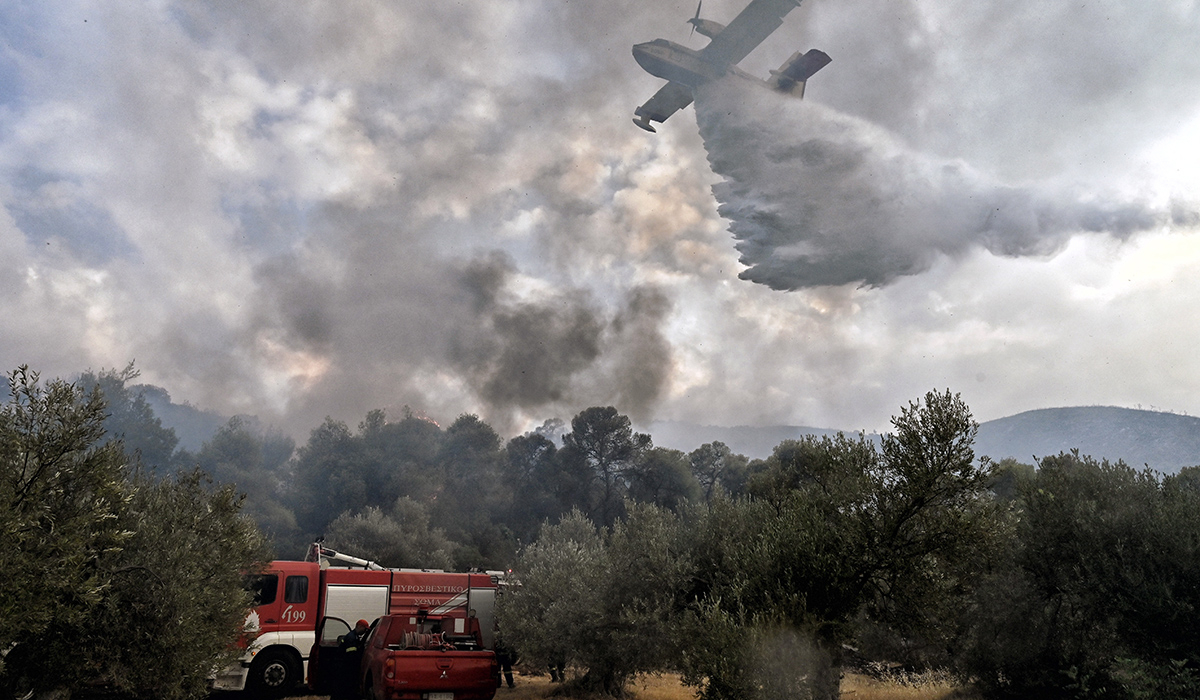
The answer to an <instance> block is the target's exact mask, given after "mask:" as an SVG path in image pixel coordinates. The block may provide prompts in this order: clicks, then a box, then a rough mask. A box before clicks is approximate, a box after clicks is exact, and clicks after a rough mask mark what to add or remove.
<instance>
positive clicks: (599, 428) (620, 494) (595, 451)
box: [562, 406, 652, 525]
mask: <svg viewBox="0 0 1200 700" xmlns="http://www.w3.org/2000/svg"><path fill="white" fill-rule="evenodd" d="M651 446H652V445H651V440H650V436H649V435H646V434H644V433H635V432H633V427H632V424H631V423H630V421H629V417H628V416H625V415H622V414H620V413H618V412H617V409H615V408H613V407H612V406H605V407H603V408H601V407H599V406H596V407H592V408H588V409H585V410H583V411H581V412H580V413H579V415H577V416H575V417H574V418H573V419H572V420H571V432H570V433H567V434H566V435H564V436H563V447H564V449H563V451H562V452H563V453H564V454H562V457H563V458H564V459H566V460H576V461H577V462H578V463H580V464H582V465H586V469H587V470H588V471H589V472H590V476H591V479H592V481H593V483H594V496H593V497H592V504H591V507H590V508H589V511H588V512H589V513H590V514H591V515H592V517H593V518H595V519H596V520H597V521H598V522H600V523H601V524H603V525H611V524H612V523H613V522H615V521H616V519H617V518H618V517H620V515H621V505H622V502H623V499H624V498H625V495H626V494H627V492H628V489H629V479H630V472H631V470H632V469H633V467H634V465H635V464H636V463H637V461H638V459H639V458H640V457H641V456H642V453H644V452H645V451H646V450H648V449H650V447H651Z"/></svg>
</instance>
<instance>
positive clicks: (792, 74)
mask: <svg viewBox="0 0 1200 700" xmlns="http://www.w3.org/2000/svg"><path fill="white" fill-rule="evenodd" d="M832 61H833V59H831V58H830V57H829V54H827V53H825V52H824V51H821V50H819V49H810V50H809V51H808V53H805V54H801V53H800V52H799V51H797V52H796V53H794V54H792V55H791V57H789V58H788V60H786V61H784V62H783V65H781V66H779V70H773V71H771V79H770V80H768V81H767V82H768V84H770V86H771V87H772V88H774V89H776V90H779V91H780V92H787V93H791V94H793V95H797V96H799V97H803V96H804V83H805V81H807V80H808V79H809V78H811V77H812V76H813V74H814V73H816V72H817V71H819V70H821V69H822V68H824V67H825V66H827V65H829V64H830V63H831V62H832Z"/></svg>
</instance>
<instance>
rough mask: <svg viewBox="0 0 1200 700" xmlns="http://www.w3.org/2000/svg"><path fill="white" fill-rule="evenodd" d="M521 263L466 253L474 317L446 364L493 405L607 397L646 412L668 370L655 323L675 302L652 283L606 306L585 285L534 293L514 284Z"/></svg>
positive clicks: (640, 415) (642, 415)
mask: <svg viewBox="0 0 1200 700" xmlns="http://www.w3.org/2000/svg"><path fill="white" fill-rule="evenodd" d="M517 274H518V271H517V269H516V267H515V265H514V263H513V262H512V260H511V259H510V258H508V257H507V256H505V255H503V254H500V253H494V254H492V255H490V256H488V257H485V258H482V259H478V260H476V261H474V262H472V263H471V264H470V265H468V266H467V267H466V269H465V270H464V271H463V272H462V275H461V278H460V282H461V284H462V286H463V287H464V288H465V289H466V290H467V291H468V293H469V294H470V296H471V299H472V302H473V310H474V313H475V322H474V323H473V324H472V326H471V327H470V328H468V329H463V330H462V331H461V332H459V333H458V334H457V336H456V337H455V339H454V341H453V342H452V344H451V350H450V359H451V363H452V364H453V365H454V366H455V367H457V368H458V369H459V370H460V371H461V372H462V373H463V374H464V375H465V376H466V377H467V378H468V380H469V382H470V383H471V386H472V387H473V388H474V390H475V392H476V393H477V394H478V395H479V396H480V398H482V399H483V400H484V401H486V402H487V404H488V405H489V406H490V407H491V408H492V409H493V410H495V411H501V412H504V411H513V410H514V409H526V410H528V409H539V408H553V407H561V408H565V409H571V410H575V409H578V408H580V407H582V405H583V404H595V405H600V404H613V405H616V406H618V407H619V409H620V410H621V411H622V412H625V413H628V414H629V415H631V416H633V417H634V418H635V419H639V420H641V419H646V418H648V417H649V415H650V411H651V410H652V409H653V406H654V405H655V404H656V403H657V401H658V399H659V397H660V394H661V393H662V391H663V389H664V388H665V386H666V382H667V378H668V377H669V376H670V372H671V348H670V344H669V343H668V342H667V340H666V338H665V336H664V335H663V333H662V332H661V330H660V326H661V324H662V323H663V322H664V321H665V319H666V317H667V315H668V314H669V312H670V310H671V304H670V302H669V300H668V299H667V298H666V297H665V296H664V295H663V294H662V293H661V292H659V291H658V290H656V289H653V288H648V287H635V288H633V289H632V290H630V291H629V292H628V295H627V298H626V299H625V300H624V301H623V304H622V307H621V308H620V309H619V310H617V311H615V312H613V313H611V314H610V313H608V312H606V310H605V309H604V307H603V306H602V305H601V304H600V303H598V302H597V301H596V300H594V299H593V298H592V297H591V296H590V295H589V294H588V293H587V292H584V291H582V290H565V291H555V292H553V293H551V294H549V295H546V296H541V297H538V298H534V299H528V298H522V297H521V296H520V295H518V294H516V293H515V292H514V291H513V288H512V287H513V281H514V278H515V277H516V276H517Z"/></svg>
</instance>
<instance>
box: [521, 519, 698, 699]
mask: <svg viewBox="0 0 1200 700" xmlns="http://www.w3.org/2000/svg"><path fill="white" fill-rule="evenodd" d="M679 536H680V533H679V530H678V526H677V521H676V519H675V518H674V517H673V516H672V515H671V513H670V512H669V511H665V510H662V509H659V508H656V507H654V506H649V505H636V504H630V506H629V512H628V515H627V517H626V519H625V520H623V521H621V522H619V523H617V524H616V525H615V526H614V527H613V528H612V529H611V530H598V529H597V528H596V526H595V525H593V524H592V522H591V521H590V520H588V519H587V518H586V517H585V516H584V515H583V514H582V513H580V512H579V511H574V512H573V513H571V514H570V515H568V516H567V517H565V518H563V520H562V521H561V522H560V523H558V524H557V525H547V526H546V527H545V528H543V531H542V534H541V537H539V538H538V541H537V542H536V543H534V544H532V545H529V546H528V547H526V548H525V550H524V551H523V552H522V556H521V559H520V562H519V564H518V567H517V574H518V577H519V578H520V580H521V586H520V587H519V588H517V589H516V590H514V591H512V592H510V593H509V594H507V595H506V596H504V598H503V599H502V605H501V607H500V625H501V628H502V629H503V630H504V634H505V638H506V639H507V640H508V642H509V643H510V644H512V645H513V646H514V647H516V648H517V649H519V650H520V651H521V653H522V654H523V656H525V658H527V659H530V660H534V661H537V662H541V663H559V662H566V663H568V664H572V665H575V666H579V667H582V668H583V669H586V672H585V673H584V675H583V676H582V677H581V678H579V679H577V680H576V681H575V683H576V685H577V686H579V687H580V688H582V689H584V690H587V691H590V692H599V693H603V694H607V695H613V696H620V695H623V694H624V691H625V685H626V683H627V682H628V681H629V680H630V678H632V677H633V675H634V674H636V673H640V672H646V671H658V670H661V669H662V668H664V667H666V666H667V665H668V664H669V663H670V659H671V658H673V648H672V646H671V640H673V639H675V638H676V636H677V635H675V634H674V627H673V626H674V624H675V619H674V615H673V610H674V603H675V601H676V600H677V598H678V594H679V588H680V584H681V582H682V581H683V578H684V577H683V570H684V568H685V567H686V562H685V560H684V559H683V558H681V552H680V547H679Z"/></svg>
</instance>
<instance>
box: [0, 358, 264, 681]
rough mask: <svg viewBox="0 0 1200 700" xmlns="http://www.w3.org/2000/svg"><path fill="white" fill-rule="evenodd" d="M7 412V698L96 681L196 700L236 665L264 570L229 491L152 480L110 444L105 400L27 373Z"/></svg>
mask: <svg viewBox="0 0 1200 700" xmlns="http://www.w3.org/2000/svg"><path fill="white" fill-rule="evenodd" d="M9 391H10V397H9V400H8V402H7V403H5V404H4V405H3V407H0V536H3V537H4V541H5V546H4V547H3V548H0V567H2V569H0V570H3V571H4V572H5V585H4V586H3V587H0V649H3V650H4V651H5V653H6V655H5V657H4V667H3V669H0V686H3V687H2V688H0V690H4V691H10V692H17V691H19V693H20V694H25V693H27V692H33V693H37V694H43V693H47V692H51V691H66V692H68V693H69V692H70V691H72V690H75V689H78V688H81V687H84V686H85V685H91V684H95V683H103V684H106V685H108V686H109V687H111V688H112V689H114V690H116V691H118V692H120V693H123V694H126V695H133V696H138V697H158V698H167V699H168V700H170V699H173V698H184V697H199V696H200V695H202V694H203V693H204V689H205V688H204V686H205V682H204V681H205V677H206V676H207V675H208V674H209V673H210V672H211V671H212V670H213V669H214V668H215V667H216V666H217V665H219V664H221V663H223V662H224V661H225V660H227V658H228V656H229V655H230V654H231V653H233V652H232V651H231V649H232V643H233V642H234V641H235V640H236V638H237V636H238V634H239V633H240V631H241V623H242V621H243V619H244V617H245V614H246V610H247V608H248V606H249V602H250V600H249V597H248V595H249V594H248V593H246V592H245V591H244V590H243V589H242V583H241V581H242V574H243V573H244V572H245V571H247V570H249V569H251V568H252V567H254V566H255V564H256V563H257V562H262V561H265V560H266V559H267V558H268V556H269V553H268V552H267V551H266V549H265V547H264V545H263V540H262V537H261V536H260V535H259V533H258V531H257V529H256V528H255V527H254V525H253V524H252V523H251V522H250V521H249V520H247V519H246V518H245V517H243V516H242V515H241V513H240V509H241V497H240V496H238V495H237V494H236V493H235V492H234V491H233V489H232V488H222V489H215V490H214V489H212V488H211V486H210V485H209V484H208V483H207V481H206V479H205V478H204V476H203V475H202V474H200V473H199V472H193V473H191V474H185V475H181V476H180V477H178V478H177V479H167V480H160V479H157V478H152V477H150V476H148V475H146V473H145V472H144V471H143V470H141V469H140V468H139V467H138V466H137V465H128V464H127V463H126V454H125V451H124V450H123V448H122V445H121V444H120V443H119V442H116V441H103V436H104V417H105V405H104V401H103V398H102V396H101V393H100V392H99V391H98V390H92V391H91V392H85V391H83V390H82V389H81V388H80V387H79V386H77V385H73V384H69V383H67V382H64V381H61V380H54V381H51V382H49V383H47V384H45V385H42V384H41V383H40V382H39V380H38V376H37V374H36V373H34V372H30V371H29V370H28V369H27V368H25V367H21V368H19V369H17V370H16V371H14V372H13V373H11V374H10V375H9Z"/></svg>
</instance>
